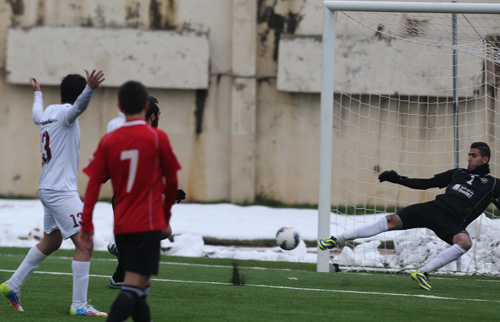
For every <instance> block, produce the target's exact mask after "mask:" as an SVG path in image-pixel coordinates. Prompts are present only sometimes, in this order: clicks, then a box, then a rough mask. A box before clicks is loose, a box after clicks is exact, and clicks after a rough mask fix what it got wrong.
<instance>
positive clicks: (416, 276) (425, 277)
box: [411, 270, 432, 291]
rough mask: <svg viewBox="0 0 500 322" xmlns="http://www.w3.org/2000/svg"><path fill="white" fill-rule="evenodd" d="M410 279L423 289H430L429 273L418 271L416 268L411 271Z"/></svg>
mask: <svg viewBox="0 0 500 322" xmlns="http://www.w3.org/2000/svg"><path fill="white" fill-rule="evenodd" d="M411 279H412V280H414V281H415V282H417V283H418V285H419V286H420V287H421V288H423V289H424V290H427V291H430V290H432V286H431V285H430V284H429V274H427V273H419V272H417V270H415V271H413V273H411Z"/></svg>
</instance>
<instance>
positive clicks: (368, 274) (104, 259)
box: [0, 254, 500, 283]
mask: <svg viewBox="0 0 500 322" xmlns="http://www.w3.org/2000/svg"><path fill="white" fill-rule="evenodd" d="M0 256H11V257H23V258H24V257H25V256H26V255H14V254H5V255H0ZM50 258H52V259H60V260H73V257H68V256H50ZM92 261H98V262H116V258H92ZM160 264H162V265H179V266H194V267H209V268H210V267H215V268H232V267H233V266H232V265H210V264H193V263H175V262H160ZM240 269H254V270H262V271H284V272H312V271H306V270H299V269H291V268H267V267H256V266H248V267H247V266H240ZM348 273H353V274H358V275H367V276H372V275H375V274H373V273H362V272H342V273H341V274H348ZM388 274H391V275H397V274H395V273H388ZM431 276H432V280H448V281H454V280H455V281H456V280H459V279H458V278H453V277H451V276H449V277H439V276H436V275H431ZM474 281H475V282H486V283H500V279H486V280H483V279H475V280H474Z"/></svg>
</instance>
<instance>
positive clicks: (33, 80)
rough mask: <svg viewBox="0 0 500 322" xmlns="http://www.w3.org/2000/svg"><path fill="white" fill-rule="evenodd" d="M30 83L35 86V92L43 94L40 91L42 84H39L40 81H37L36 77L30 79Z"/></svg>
mask: <svg viewBox="0 0 500 322" xmlns="http://www.w3.org/2000/svg"><path fill="white" fill-rule="evenodd" d="M30 83H31V86H33V91H35V92H41V91H42V90H41V89H40V84H39V83H38V81H37V80H36V78H35V77H30Z"/></svg>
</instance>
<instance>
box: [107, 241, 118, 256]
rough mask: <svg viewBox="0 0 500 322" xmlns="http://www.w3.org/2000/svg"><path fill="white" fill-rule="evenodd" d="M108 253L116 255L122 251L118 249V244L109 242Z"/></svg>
mask: <svg viewBox="0 0 500 322" xmlns="http://www.w3.org/2000/svg"><path fill="white" fill-rule="evenodd" d="M108 253H110V254H113V255H115V256H116V257H118V256H120V252H119V251H118V247H117V246H116V244H112V243H110V244H108Z"/></svg>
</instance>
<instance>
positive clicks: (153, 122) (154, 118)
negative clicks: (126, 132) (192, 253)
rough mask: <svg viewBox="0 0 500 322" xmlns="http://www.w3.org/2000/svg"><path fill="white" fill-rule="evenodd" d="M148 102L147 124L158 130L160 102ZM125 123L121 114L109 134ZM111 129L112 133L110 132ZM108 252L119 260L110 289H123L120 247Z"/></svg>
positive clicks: (183, 195) (180, 192)
mask: <svg viewBox="0 0 500 322" xmlns="http://www.w3.org/2000/svg"><path fill="white" fill-rule="evenodd" d="M148 100H149V108H148V110H147V112H146V119H145V120H146V124H148V125H149V126H152V127H154V128H158V125H159V120H160V114H161V111H160V107H159V106H158V100H157V99H156V98H154V97H153V96H150V97H149V98H148ZM122 115H123V117H122ZM124 123H125V114H123V113H122V112H120V116H119V117H117V118H114V119H113V120H111V121H110V122H109V123H108V133H110V132H112V131H114V130H116V129H117V128H119V127H121V126H122V125H123V124H124ZM110 129H111V131H109V130H110ZM184 199H186V193H185V192H184V191H183V190H182V189H178V190H177V198H176V202H177V203H180V202H181V201H182V200H184ZM111 204H112V205H113V208H114V199H111ZM167 229H169V227H167ZM108 252H109V253H111V254H113V255H115V256H116V258H117V259H118V265H117V266H116V269H115V271H114V273H113V275H112V276H111V278H110V279H109V282H108V285H109V288H112V289H121V288H122V287H123V283H124V280H125V270H124V268H123V263H122V261H121V260H120V253H119V250H118V247H116V244H115V243H110V244H109V245H108Z"/></svg>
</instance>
